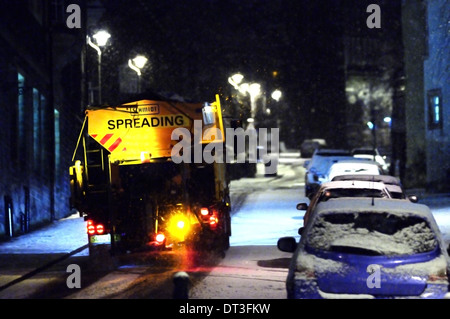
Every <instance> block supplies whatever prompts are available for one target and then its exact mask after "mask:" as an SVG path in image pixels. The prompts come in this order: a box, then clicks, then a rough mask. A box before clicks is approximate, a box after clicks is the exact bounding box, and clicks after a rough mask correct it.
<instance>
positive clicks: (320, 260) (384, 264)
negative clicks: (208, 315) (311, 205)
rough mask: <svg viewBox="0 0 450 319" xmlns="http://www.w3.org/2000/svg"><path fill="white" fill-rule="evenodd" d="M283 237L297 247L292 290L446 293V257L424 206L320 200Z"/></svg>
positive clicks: (346, 294) (326, 294)
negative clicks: (297, 236) (293, 230)
mask: <svg viewBox="0 0 450 319" xmlns="http://www.w3.org/2000/svg"><path fill="white" fill-rule="evenodd" d="M299 233H300V235H301V239H300V242H299V243H298V244H297V243H296V241H295V238H294V237H283V238H280V239H279V241H278V248H279V249H280V250H282V251H290V252H294V255H293V258H292V260H291V265H290V268H289V273H288V277H287V280H286V288H287V297H288V298H289V299H299V298H307V299H312V298H314V299H315V298H354V299H356V298H433V299H438V298H444V296H445V295H446V294H447V292H448V286H449V281H448V277H447V274H448V269H449V259H448V258H449V257H448V253H447V249H446V247H445V243H444V240H443V239H442V235H441V233H440V231H439V228H438V226H437V224H436V221H435V220H434V217H433V215H432V213H431V211H430V210H429V208H428V207H427V206H425V205H421V204H414V203H411V202H408V201H400V200H392V199H382V198H374V199H372V198H338V199H331V200H329V201H326V202H320V203H318V204H317V206H316V208H315V209H314V211H313V212H312V214H311V216H310V218H309V220H308V222H307V224H306V225H305V227H304V228H303V227H302V228H301V229H300V230H299Z"/></svg>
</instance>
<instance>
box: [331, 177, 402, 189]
mask: <svg viewBox="0 0 450 319" xmlns="http://www.w3.org/2000/svg"><path fill="white" fill-rule="evenodd" d="M351 180H359V181H373V182H383V183H385V184H390V185H398V186H401V183H400V179H398V178H397V177H395V176H391V175H369V174H361V175H353V174H352V175H338V176H335V177H333V181H351Z"/></svg>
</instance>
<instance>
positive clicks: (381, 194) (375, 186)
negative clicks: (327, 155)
mask: <svg viewBox="0 0 450 319" xmlns="http://www.w3.org/2000/svg"><path fill="white" fill-rule="evenodd" d="M342 197H370V198H392V196H391V194H390V192H389V190H388V188H387V187H386V185H385V184H384V183H380V182H371V181H370V182H369V181H353V180H352V181H332V182H327V183H324V184H322V185H321V186H320V187H319V190H318V191H317V192H316V193H315V194H314V196H313V198H312V199H311V201H310V203H309V205H308V204H306V203H299V204H297V209H298V210H306V212H305V215H303V224H304V225H306V223H307V221H308V218H309V216H310V215H311V213H312V211H313V210H314V208H315V206H316V205H317V204H318V203H320V202H324V201H327V200H329V199H332V198H342Z"/></svg>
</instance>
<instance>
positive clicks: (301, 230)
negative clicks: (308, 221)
mask: <svg viewBox="0 0 450 319" xmlns="http://www.w3.org/2000/svg"><path fill="white" fill-rule="evenodd" d="M304 230H305V227H300V228H299V229H298V234H299V235H300V236H301V235H302V234H303V231H304Z"/></svg>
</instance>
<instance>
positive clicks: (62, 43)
mask: <svg viewBox="0 0 450 319" xmlns="http://www.w3.org/2000/svg"><path fill="white" fill-rule="evenodd" d="M71 3H77V1H71ZM67 15H68V14H67V13H66V7H65V3H64V1H39V0H18V1H2V2H1V3H0V75H1V76H0V88H1V89H0V109H1V113H0V114H1V116H0V136H1V139H0V171H1V174H0V197H1V198H0V236H5V237H11V236H15V235H17V234H20V233H23V232H27V231H29V230H31V229H33V228H36V227H39V226H40V225H43V224H45V223H48V222H50V221H53V220H56V219H59V218H62V217H65V216H67V215H68V214H69V213H70V212H69V205H68V203H69V195H70V194H69V180H68V169H67V168H68V166H69V163H70V160H71V155H72V154H71V153H72V152H73V147H74V145H75V142H76V135H77V134H78V132H77V130H76V129H75V127H79V123H77V115H78V114H79V110H80V98H79V94H80V93H79V91H80V81H79V78H80V66H79V65H80V64H79V57H80V53H79V52H80V46H79V43H80V38H79V37H80V32H79V30H76V29H69V28H67V26H66V18H67Z"/></svg>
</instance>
